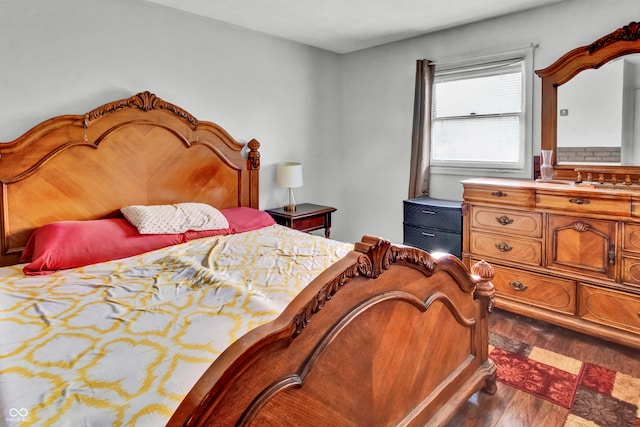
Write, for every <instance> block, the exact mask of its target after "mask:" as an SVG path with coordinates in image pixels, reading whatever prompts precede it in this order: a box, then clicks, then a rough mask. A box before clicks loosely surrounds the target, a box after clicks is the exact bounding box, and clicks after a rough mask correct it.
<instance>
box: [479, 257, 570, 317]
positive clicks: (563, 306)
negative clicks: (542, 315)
mask: <svg viewBox="0 0 640 427" xmlns="http://www.w3.org/2000/svg"><path fill="white" fill-rule="evenodd" d="M474 262H475V261H474ZM493 268H494V271H495V276H494V278H493V280H492V283H493V285H494V286H495V290H496V295H497V296H499V297H503V298H508V299H511V300H514V301H519V302H523V303H526V304H531V305H534V306H536V307H544V308H547V309H549V310H554V311H559V312H561V313H568V314H575V312H576V284H575V282H574V281H573V280H567V279H559V278H556V277H550V276H545V275H541V274H535V273H529V272H526V271H522V270H518V269H515V268H508V267H502V266H498V265H493Z"/></svg>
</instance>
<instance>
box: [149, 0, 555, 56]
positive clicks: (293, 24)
mask: <svg viewBox="0 0 640 427" xmlns="http://www.w3.org/2000/svg"><path fill="white" fill-rule="evenodd" d="M147 1H150V2H153V3H157V4H161V5H164V6H167V7H171V8H174V9H179V10H183V11H185V12H189V13H193V14H196V15H202V16H205V17H208V18H212V19H215V20H218V21H223V22H226V23H229V24H234V25H237V26H240V27H244V28H248V29H252V30H255V31H259V32H262V33H266V34H270V35H273V36H277V37H282V38H285V39H288V40H293V41H296V42H300V43H304V44H307V45H310V46H315V47H319V48H322V49H326V50H330V51H333V52H338V53H347V52H352V51H355V50H359V49H364V48H368V47H372V46H377V45H381V44H384V43H389V42H394V41H398V40H403V39H406V38H410V37H414V36H418V35H421V34H426V33H429V32H433V31H437V30H442V29H445V28H450V27H454V26H457V25H462V24H468V23H470V22H476V21H481V20H484V19H489V18H493V17H497V16H501V15H506V14H509V13H513V12H518V11H522V10H527V9H532V8H536V7H540V6H545V5H547V4H550V3H558V2H560V1H563V0H147Z"/></svg>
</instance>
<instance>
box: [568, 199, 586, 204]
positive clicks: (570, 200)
mask: <svg viewBox="0 0 640 427" xmlns="http://www.w3.org/2000/svg"><path fill="white" fill-rule="evenodd" d="M569 203H575V204H576V205H588V204H589V203H591V202H590V201H589V199H569Z"/></svg>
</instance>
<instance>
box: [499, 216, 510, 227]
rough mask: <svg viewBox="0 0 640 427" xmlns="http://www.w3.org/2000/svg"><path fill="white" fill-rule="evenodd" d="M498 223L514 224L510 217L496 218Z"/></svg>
mask: <svg viewBox="0 0 640 427" xmlns="http://www.w3.org/2000/svg"><path fill="white" fill-rule="evenodd" d="M496 221H498V224H500V225H509V224H513V220H512V219H511V218H509V217H508V216H506V215H502V216H497V217H496Z"/></svg>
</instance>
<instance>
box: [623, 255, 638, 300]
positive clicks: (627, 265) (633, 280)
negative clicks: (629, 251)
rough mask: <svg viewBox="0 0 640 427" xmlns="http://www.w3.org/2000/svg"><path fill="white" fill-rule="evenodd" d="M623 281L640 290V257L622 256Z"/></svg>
mask: <svg viewBox="0 0 640 427" xmlns="http://www.w3.org/2000/svg"><path fill="white" fill-rule="evenodd" d="M622 282H623V283H625V284H627V285H629V286H633V287H635V288H637V289H638V291H639V292H640V258H636V257H631V256H626V255H625V256H623V257H622Z"/></svg>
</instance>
